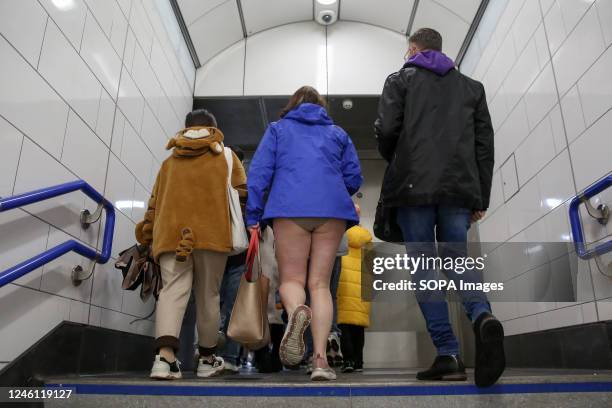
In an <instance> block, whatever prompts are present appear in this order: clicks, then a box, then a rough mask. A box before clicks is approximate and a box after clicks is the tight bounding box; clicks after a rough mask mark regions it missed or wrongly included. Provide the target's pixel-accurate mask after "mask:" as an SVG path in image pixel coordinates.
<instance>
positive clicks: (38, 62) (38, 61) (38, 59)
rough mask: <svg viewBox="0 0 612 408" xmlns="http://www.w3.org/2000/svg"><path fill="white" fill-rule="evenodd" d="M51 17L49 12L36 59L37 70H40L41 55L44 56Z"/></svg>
mask: <svg viewBox="0 0 612 408" xmlns="http://www.w3.org/2000/svg"><path fill="white" fill-rule="evenodd" d="M50 18H51V17H49V15H48V14H47V20H46V21H45V28H44V30H43V38H42V42H41V43H40V52H39V53H38V58H37V60H36V71H38V66H39V65H40V57H41V56H42V50H43V47H44V46H45V37H47V26H48V25H49V19H50Z"/></svg>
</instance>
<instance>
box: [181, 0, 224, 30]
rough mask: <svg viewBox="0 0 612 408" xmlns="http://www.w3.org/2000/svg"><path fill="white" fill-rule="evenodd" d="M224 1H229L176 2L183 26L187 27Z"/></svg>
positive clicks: (188, 0)
mask: <svg viewBox="0 0 612 408" xmlns="http://www.w3.org/2000/svg"><path fill="white" fill-rule="evenodd" d="M226 1H229V0H178V5H179V8H180V9H181V14H182V15H183V20H185V24H186V25H188V26H189V25H191V24H192V23H193V22H194V21H196V20H197V19H198V18H200V17H202V16H203V15H204V14H206V13H208V12H209V11H211V10H212V9H214V8H215V7H217V6H218V5H220V4H222V3H224V2H226Z"/></svg>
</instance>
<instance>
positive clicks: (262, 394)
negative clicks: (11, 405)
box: [46, 369, 612, 408]
mask: <svg viewBox="0 0 612 408" xmlns="http://www.w3.org/2000/svg"><path fill="white" fill-rule="evenodd" d="M414 374H415V373H414V371H392V370H384V371H372V370H370V371H368V370H366V371H365V372H364V373H355V374H348V375H347V374H339V376H338V380H337V381H335V382H330V383H313V382H310V381H309V379H308V377H307V376H306V375H305V374H304V372H303V371H289V372H283V373H280V374H274V375H262V374H257V373H249V372H243V373H241V374H240V375H234V376H226V377H218V378H215V379H210V380H200V379H196V378H194V377H192V376H189V375H186V378H185V379H183V380H181V381H173V382H154V381H150V380H149V379H147V378H146V373H140V374H133V373H132V374H123V375H112V376H102V377H87V376H81V377H73V378H69V377H65V378H54V379H50V380H49V381H48V382H47V386H48V387H69V388H72V389H74V393H73V395H72V397H71V398H70V399H68V400H56V401H48V402H47V403H46V406H49V407H56V406H57V407H83V408H87V407H173V406H180V407H181V408H191V407H224V408H225V407H227V408H230V407H240V408H245V406H249V407H253V408H254V407H269V408H273V407H312V406H317V407H517V408H526V407H564V408H565V407H576V408H583V407H611V406H612V372H610V371H607V372H604V371H602V372H593V371H581V370H579V371H577V370H573V371H551V370H518V369H512V370H508V371H507V373H506V375H505V376H504V377H503V378H502V380H501V381H500V383H499V384H497V385H495V386H493V387H491V388H486V389H479V388H477V387H475V386H474V385H473V384H471V383H470V382H456V383H453V382H447V383H427V382H417V381H415V380H414Z"/></svg>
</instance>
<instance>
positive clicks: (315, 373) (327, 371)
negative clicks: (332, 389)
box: [310, 367, 336, 381]
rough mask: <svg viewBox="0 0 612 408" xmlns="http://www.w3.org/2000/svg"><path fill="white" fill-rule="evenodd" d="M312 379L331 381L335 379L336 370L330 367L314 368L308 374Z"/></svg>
mask: <svg viewBox="0 0 612 408" xmlns="http://www.w3.org/2000/svg"><path fill="white" fill-rule="evenodd" d="M310 379H311V380H312V381H332V380H335V379H336V372H335V371H334V370H333V369H332V368H329V367H327V368H315V369H314V370H312V374H310Z"/></svg>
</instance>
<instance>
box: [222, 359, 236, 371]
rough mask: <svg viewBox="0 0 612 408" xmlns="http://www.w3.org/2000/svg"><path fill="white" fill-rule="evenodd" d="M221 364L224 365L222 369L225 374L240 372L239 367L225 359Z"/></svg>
mask: <svg viewBox="0 0 612 408" xmlns="http://www.w3.org/2000/svg"><path fill="white" fill-rule="evenodd" d="M223 365H224V369H223V371H224V372H225V373H227V374H238V373H239V372H240V368H239V367H238V366H237V365H236V364H232V363H229V362H227V361H225V362H224V363H223Z"/></svg>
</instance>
